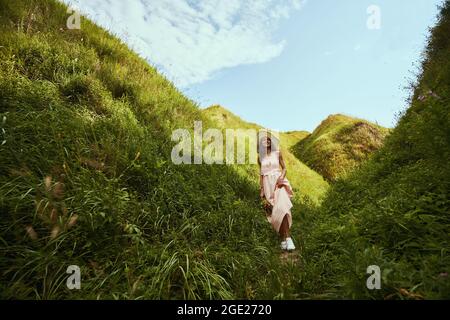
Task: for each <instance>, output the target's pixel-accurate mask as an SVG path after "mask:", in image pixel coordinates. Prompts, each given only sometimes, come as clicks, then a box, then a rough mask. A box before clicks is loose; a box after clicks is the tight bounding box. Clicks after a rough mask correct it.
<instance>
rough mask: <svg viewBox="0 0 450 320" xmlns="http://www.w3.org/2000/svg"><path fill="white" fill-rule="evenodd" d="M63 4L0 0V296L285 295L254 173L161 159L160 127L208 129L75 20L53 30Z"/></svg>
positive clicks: (285, 266) (163, 131)
mask: <svg viewBox="0 0 450 320" xmlns="http://www.w3.org/2000/svg"><path fill="white" fill-rule="evenodd" d="M66 11H67V9H66V7H65V6H64V5H63V4H61V3H59V2H57V1H54V0H46V1H43V0H32V1H29V0H27V1H25V0H18V1H9V0H0V43H1V46H0V123H1V130H0V132H1V139H0V143H1V145H0V173H1V174H0V214H1V219H0V243H1V246H0V274H1V281H0V296H1V298H3V299H5V298H7V299H9V298H19V299H61V298H63V299H75V298H87V299H144V298H145V299H160V298H171V299H178V298H188V299H211V298H222V299H223V298H251V299H253V298H267V299H274V298H289V297H296V296H297V293H296V292H295V290H294V288H293V287H292V286H291V285H290V283H292V282H298V281H300V280H299V279H300V276H301V275H300V274H299V273H298V272H293V270H298V269H299V267H298V263H297V262H295V261H294V262H290V263H286V262H283V261H280V259H279V257H278V253H279V249H278V245H279V242H278V239H277V236H276V235H275V234H274V232H273V231H272V229H271V226H270V225H269V224H268V223H267V221H266V219H265V214H264V212H263V210H262V208H261V207H260V206H261V205H260V202H259V199H258V185H257V182H256V178H255V177H254V176H250V175H248V172H246V171H245V170H241V169H240V168H239V166H220V165H175V164H173V163H172V162H171V157H170V154H171V150H172V147H173V145H174V144H175V143H174V142H173V141H171V133H172V131H173V130H174V129H178V128H189V129H190V130H191V132H192V127H193V122H194V121H195V120H202V121H203V124H204V128H207V127H208V126H211V127H216V126H217V125H216V124H215V123H213V122H211V121H210V120H208V119H207V118H206V117H204V116H203V115H202V112H201V110H200V109H199V108H198V107H197V106H196V105H195V104H194V103H193V102H192V101H190V100H188V99H187V98H185V97H184V96H183V95H182V94H180V92H179V91H178V90H177V89H176V88H175V87H174V86H173V85H172V84H171V83H170V82H168V81H167V80H166V79H165V78H163V77H162V76H160V75H159V74H158V73H157V71H156V70H155V69H154V68H152V67H151V66H150V65H149V64H148V63H147V62H146V61H144V60H143V59H141V58H140V57H138V56H137V55H136V54H135V53H133V52H132V51H130V50H129V49H128V48H127V47H126V46H125V45H124V44H123V43H121V42H120V41H119V40H118V39H117V38H115V37H114V36H112V35H110V34H109V33H108V32H106V31H105V30H103V29H101V28H99V27H97V26H96V25H95V24H93V23H91V22H90V21H89V20H88V19H85V18H83V19H82V24H81V29H80V30H68V29H66V20H67V18H68V14H67V13H66ZM155 50H157V48H155ZM319 183H321V184H322V185H324V186H326V183H324V182H319ZM300 188H301V187H300ZM317 194H318V193H317ZM295 214H296V213H295V212H294V215H295ZM299 245H300V244H299ZM69 265H78V266H79V267H80V269H81V280H82V284H81V287H82V289H81V290H72V291H71V290H68V289H67V288H66V279H67V277H68V275H67V274H66V269H67V267H68V266H69Z"/></svg>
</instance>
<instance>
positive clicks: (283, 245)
mask: <svg viewBox="0 0 450 320" xmlns="http://www.w3.org/2000/svg"><path fill="white" fill-rule="evenodd" d="M281 250H287V242H286V241H281Z"/></svg>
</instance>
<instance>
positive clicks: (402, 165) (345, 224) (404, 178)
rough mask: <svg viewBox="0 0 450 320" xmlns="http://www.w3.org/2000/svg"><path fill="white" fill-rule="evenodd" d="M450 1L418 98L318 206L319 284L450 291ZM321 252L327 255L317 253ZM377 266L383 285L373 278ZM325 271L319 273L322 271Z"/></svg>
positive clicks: (432, 295)
mask: <svg viewBox="0 0 450 320" xmlns="http://www.w3.org/2000/svg"><path fill="white" fill-rule="evenodd" d="M449 57H450V1H446V2H445V5H444V7H443V8H442V11H441V15H440V18H439V23H438V25H437V26H436V27H435V28H434V29H433V30H432V33H431V36H430V38H429V43H428V47H427V49H426V52H425V55H424V61H423V63H422V70H421V75H420V76H419V78H418V79H417V82H416V83H415V84H414V85H413V92H412V94H411V101H410V107H409V109H408V110H406V112H405V113H404V114H403V116H402V117H401V119H400V120H399V122H398V125H397V126H396V128H395V129H394V130H393V131H392V133H391V134H390V135H389V136H388V137H387V138H386V141H385V143H384V146H383V147H382V148H381V149H380V150H379V151H378V152H376V153H375V154H374V156H373V157H372V158H371V159H370V160H369V161H368V162H367V163H365V164H364V165H363V166H362V168H360V169H359V170H356V171H355V172H353V173H351V174H349V175H348V176H347V177H345V178H344V179H342V180H340V181H338V182H336V183H335V184H334V185H333V186H332V187H331V188H330V191H329V193H328V195H327V196H326V198H325V200H324V202H323V205H322V207H321V208H320V209H319V210H316V211H314V210H312V211H311V212H310V213H309V217H311V218H312V219H310V220H308V230H306V231H305V235H306V239H305V240H304V241H305V243H307V246H306V250H305V252H304V258H305V267H306V270H307V271H306V272H307V273H308V274H309V276H308V277H310V278H312V277H316V279H320V281H318V282H317V283H314V288H311V290H312V291H315V290H317V292H319V293H323V292H329V295H328V296H335V297H336V296H337V297H349V298H369V299H424V298H425V299H449V298H450V277H449V273H450V233H449V232H450V161H449V159H450V59H449ZM318 252H320V254H318ZM370 265H378V266H379V267H380V269H381V273H382V281H381V289H380V290H368V289H367V287H366V279H367V277H368V275H367V274H366V270H367V267H368V266H370ZM319 275H320V277H319Z"/></svg>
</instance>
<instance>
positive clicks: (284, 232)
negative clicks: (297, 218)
mask: <svg viewBox="0 0 450 320" xmlns="http://www.w3.org/2000/svg"><path fill="white" fill-rule="evenodd" d="M280 236H281V240H283V241H285V240H286V238H288V237H289V222H288V215H287V214H285V215H284V218H283V221H282V222H281V226H280Z"/></svg>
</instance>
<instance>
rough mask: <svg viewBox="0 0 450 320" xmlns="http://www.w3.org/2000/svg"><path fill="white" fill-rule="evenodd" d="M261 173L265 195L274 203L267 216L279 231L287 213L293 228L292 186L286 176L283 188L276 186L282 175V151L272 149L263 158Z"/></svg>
mask: <svg viewBox="0 0 450 320" xmlns="http://www.w3.org/2000/svg"><path fill="white" fill-rule="evenodd" d="M261 175H262V176H263V188H264V195H265V197H266V199H267V201H268V202H269V203H270V204H271V205H272V214H271V215H268V216H267V220H268V221H269V222H270V223H271V224H272V227H273V228H274V229H275V231H276V232H279V230H280V226H281V223H282V222H283V219H284V217H285V215H287V217H288V223H289V228H291V225H292V215H291V208H292V202H291V197H292V196H293V191H292V187H291V185H290V184H289V181H288V180H287V179H286V178H284V179H283V181H282V183H283V185H282V187H281V188H280V187H278V188H277V187H276V184H277V180H278V178H279V177H280V175H281V169H280V151H272V152H270V153H269V154H268V155H266V156H264V158H262V159H261Z"/></svg>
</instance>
